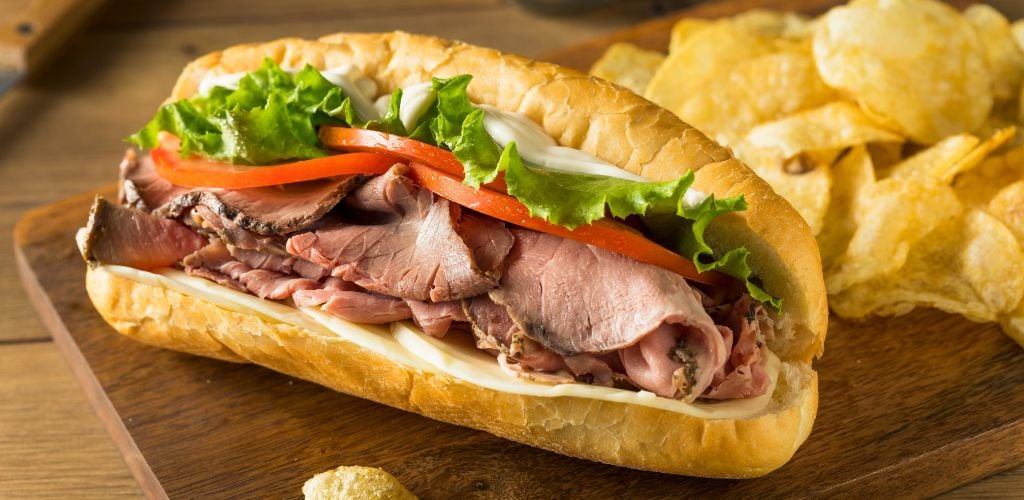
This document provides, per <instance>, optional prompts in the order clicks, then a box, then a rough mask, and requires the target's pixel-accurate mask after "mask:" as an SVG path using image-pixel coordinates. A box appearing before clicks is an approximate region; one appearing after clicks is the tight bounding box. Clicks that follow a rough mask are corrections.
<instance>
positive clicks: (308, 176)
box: [150, 134, 404, 189]
mask: <svg viewBox="0 0 1024 500" xmlns="http://www.w3.org/2000/svg"><path fill="white" fill-rule="evenodd" d="M179 144H180V141H179V140H178V138H176V137H174V136H173V135H170V134H166V135H162V136H161V140H160V147H158V148H154V149H152V150H151V151H150V156H151V157H152V158H153V163H155V164H156V171H157V173H159V174H160V176H161V177H163V178H164V179H167V180H168V181H170V182H171V183H172V184H177V185H179V186H185V187H213V188H224V189H244V188H254V187H264V186H276V185H278V184H291V183H294V182H302V181H311V180H315V179H322V178H324V177H334V176H336V175H351V174H383V173H384V172H387V170H388V169H389V168H391V166H392V165H394V164H396V163H404V162H403V161H402V160H401V159H399V158H397V157H395V156H391V155H384V154H379V153H346V154H336V155H331V156H326V157H323V158H315V159H312V160H303V161H297V162H292V163H286V164H283V165H274V166H270V167H243V166H238V165H232V164H230V163H223V162H218V161H212V160H206V159H203V158H188V159H185V158H182V157H181V156H179V155H178V146H179Z"/></svg>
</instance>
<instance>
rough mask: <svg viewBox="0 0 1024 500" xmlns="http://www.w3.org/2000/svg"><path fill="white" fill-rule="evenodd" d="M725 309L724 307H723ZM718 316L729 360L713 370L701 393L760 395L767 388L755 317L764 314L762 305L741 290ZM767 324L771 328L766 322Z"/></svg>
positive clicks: (759, 324) (733, 396) (731, 396)
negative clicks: (706, 386)
mask: <svg viewBox="0 0 1024 500" xmlns="http://www.w3.org/2000/svg"><path fill="white" fill-rule="evenodd" d="M726 309H728V310H727V311H726ZM722 312H723V313H725V312H727V314H722V315H721V316H719V315H716V320H717V322H718V323H719V324H720V325H721V326H719V329H721V330H724V331H725V332H728V335H724V333H725V332H723V336H724V337H725V343H726V346H728V347H730V348H731V351H730V353H729V361H728V362H727V363H726V364H725V366H723V367H722V370H720V371H719V372H718V373H716V374H715V378H714V381H713V382H712V384H711V387H710V388H709V390H708V391H707V393H706V394H705V395H704V396H705V397H707V398H709V399H737V398H749V397H753V396H760V395H761V394H764V393H765V391H767V390H768V386H769V385H770V384H771V379H770V377H769V376H768V372H767V371H765V369H764V366H763V364H762V363H761V361H762V360H763V358H764V356H763V354H762V352H761V350H762V349H763V348H764V335H765V334H766V333H770V332H762V331H761V329H762V325H764V324H765V323H766V322H764V321H759V320H758V319H759V317H763V316H767V314H766V313H765V312H764V308H763V307H762V306H761V305H760V304H758V303H757V302H755V301H754V300H753V299H752V298H751V297H750V295H747V294H744V295H743V296H742V297H740V299H739V300H738V301H736V302H735V303H733V304H731V305H730V306H728V307H727V308H723V311H722ZM768 328H771V327H770V326H768Z"/></svg>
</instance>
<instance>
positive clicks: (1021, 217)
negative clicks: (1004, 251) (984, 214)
mask: <svg viewBox="0 0 1024 500" xmlns="http://www.w3.org/2000/svg"><path fill="white" fill-rule="evenodd" d="M988 213H990V214H992V215H993V216H994V217H995V218H997V219H999V220H1000V221H1001V222H1002V223H1003V224H1005V225H1006V227H1007V228H1008V229H1009V230H1010V231H1011V232H1013V235H1014V236H1016V237H1017V241H1018V242H1020V243H1022V244H1024V180H1020V181H1017V182H1014V183H1013V184H1010V185H1009V186H1006V187H1004V188H1003V189H1001V190H999V193H997V194H996V195H995V197H993V198H992V201H990V202H988Z"/></svg>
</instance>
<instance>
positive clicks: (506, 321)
mask: <svg viewBox="0 0 1024 500" xmlns="http://www.w3.org/2000/svg"><path fill="white" fill-rule="evenodd" d="M463 312H464V313H465V317H466V320H467V321H469V324H470V326H471V327H472V329H473V334H474V335H476V338H477V347H479V348H481V349H488V350H492V351H496V352H499V353H501V354H503V355H505V356H507V357H508V358H509V359H511V360H513V361H515V362H516V363H518V364H521V365H523V366H525V367H527V368H529V369H530V370H536V371H546V372H556V371H559V370H562V369H564V368H565V362H564V360H563V359H562V356H559V355H558V354H555V353H553V352H551V351H549V350H547V349H545V348H544V347H543V346H542V345H540V344H539V343H537V342H536V341H534V340H533V339H531V338H529V337H527V336H525V335H523V332H522V330H520V328H519V326H518V325H516V324H515V322H513V321H512V318H511V317H510V316H509V314H508V311H507V310H506V309H505V308H504V307H502V306H500V305H498V304H495V303H494V301H492V300H491V299H490V298H488V297H487V296H486V295H481V296H479V297H474V298H473V299H470V300H465V301H463Z"/></svg>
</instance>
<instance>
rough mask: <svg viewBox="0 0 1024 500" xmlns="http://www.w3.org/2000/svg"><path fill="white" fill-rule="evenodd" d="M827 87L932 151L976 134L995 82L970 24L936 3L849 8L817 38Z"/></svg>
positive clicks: (876, 0) (833, 13)
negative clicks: (964, 135) (958, 137)
mask: <svg viewBox="0 0 1024 500" xmlns="http://www.w3.org/2000/svg"><path fill="white" fill-rule="evenodd" d="M814 58H815V62H816V63H817V66H818V69H819V70H820V72H821V76H822V77H823V78H824V80H825V81H826V82H828V84H829V85H831V86H833V87H835V88H838V89H841V90H843V91H844V92H846V93H848V94H849V95H850V96H852V97H854V98H855V99H856V100H857V102H858V103H860V105H861V107H862V108H864V109H865V110H866V111H867V112H868V113H869V114H871V115H872V116H874V115H878V116H882V117H886V118H888V119H889V120H891V121H892V122H894V123H895V124H897V125H898V126H899V129H900V130H902V131H903V132H904V133H905V135H907V136H909V137H910V138H911V139H913V140H915V141H917V142H920V143H924V144H931V143H934V142H938V141H939V140H941V139H942V138H944V137H946V136H949V135H953V134H959V133H963V132H967V131H971V130H975V129H976V128H977V127H978V126H979V125H981V124H982V122H983V121H984V120H985V117H986V116H988V113H989V110H990V109H991V108H992V102H993V95H992V78H991V76H990V73H989V71H988V64H987V62H986V59H985V51H984V49H983V47H982V44H981V41H980V40H979V38H978V35H977V33H976V32H975V30H974V28H973V26H972V25H971V23H969V22H968V21H967V20H966V19H965V18H964V17H963V16H961V15H960V13H959V12H957V11H956V10H955V9H953V8H952V7H950V6H948V5H946V4H943V3H941V2H939V1H937V0H854V1H853V2H850V3H849V4H847V5H846V6H843V7H837V8H834V9H832V10H830V11H829V12H828V13H827V14H825V16H824V17H823V18H822V20H821V21H820V23H819V24H818V28H817V30H816V32H815V34H814Z"/></svg>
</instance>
